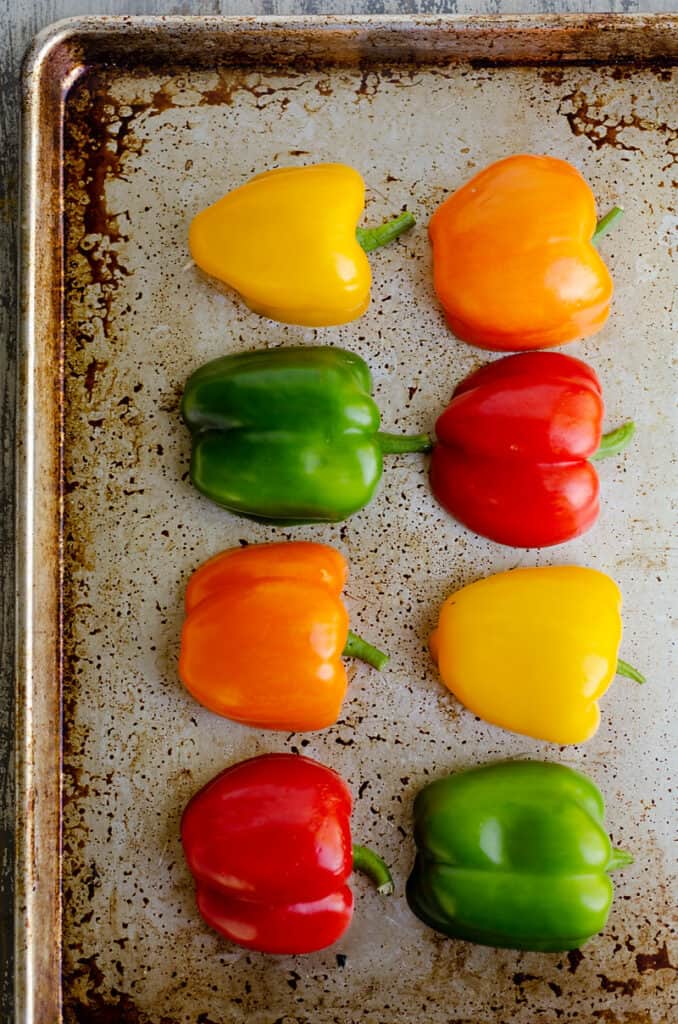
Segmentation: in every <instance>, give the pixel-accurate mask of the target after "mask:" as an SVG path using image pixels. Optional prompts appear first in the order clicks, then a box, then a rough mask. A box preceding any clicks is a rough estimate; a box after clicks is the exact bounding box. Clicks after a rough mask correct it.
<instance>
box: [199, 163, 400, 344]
mask: <svg viewBox="0 0 678 1024" xmlns="http://www.w3.org/2000/svg"><path fill="white" fill-rule="evenodd" d="M364 206H365V182H364V181H363V179H362V177H361V176H360V174H358V172H357V171H356V170H354V169H353V168H352V167H347V166H345V165H344V164H313V165H311V166H310V167H281V168H278V169H276V170H273V171H267V172H265V173H264V174H259V175H257V176H256V177H255V178H252V179H251V181H248V182H247V183H246V184H245V185H242V186H241V187H240V188H236V189H234V190H233V191H232V192H229V193H228V194H227V195H225V196H224V197H223V198H222V199H220V200H219V201H218V202H217V203H215V204H214V205H213V206H210V207H208V208H207V209H206V210H203V211H202V212H201V213H199V214H198V215H197V216H196V217H195V218H194V219H193V221H192V223H191V227H190V232H189V248H190V250H191V255H192V257H193V259H194V260H195V262H196V263H197V264H198V266H199V267H200V268H201V269H202V270H204V271H205V273H207V274H209V275H211V276H212V277H215V278H218V279H219V280H220V281H223V282H224V283H225V284H227V285H229V286H230V287H231V288H234V289H235V291H237V292H239V293H240V295H241V296H242V298H243V299H244V301H245V303H246V304H247V305H248V306H249V308H250V309H251V310H253V311H254V312H255V313H260V314H261V315H262V316H267V317H270V318H271V319H272V320H279V321H282V322H283V323H291V324H303V325H305V326H308V327H329V326H330V325H332V324H343V323H347V322H348V321H349V320H355V319H356V318H357V317H359V316H362V314H363V313H364V312H365V310H366V309H367V307H368V305H369V302H370V287H371V283H372V275H371V271H370V264H369V261H368V259H367V257H366V255H365V254H366V253H367V252H371V251H372V250H373V249H376V248H378V247H379V246H381V245H385V244H387V243H388V242H390V241H392V240H393V239H395V238H397V237H398V236H399V235H401V234H402V233H403V232H404V231H408V230H409V229H410V228H411V227H412V226H413V225H414V217H413V216H412V214H411V213H409V212H407V211H406V212H404V213H401V214H399V215H398V216H397V217H395V218H394V219H393V220H392V221H388V222H387V223H386V224H382V225H380V226H379V227H377V228H360V227H358V220H359V219H360V215H361V213H362V212H363V209H364Z"/></svg>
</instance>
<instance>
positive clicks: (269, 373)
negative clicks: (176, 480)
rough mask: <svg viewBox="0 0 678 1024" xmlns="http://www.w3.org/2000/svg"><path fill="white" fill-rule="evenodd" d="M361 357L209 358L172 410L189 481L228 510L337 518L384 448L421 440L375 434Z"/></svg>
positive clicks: (422, 443) (423, 442) (329, 353)
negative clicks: (187, 446)
mask: <svg viewBox="0 0 678 1024" xmlns="http://www.w3.org/2000/svg"><path fill="white" fill-rule="evenodd" d="M371 389H372V380H371V376H370V371H369V369H368V367H367V364H366V363H365V362H364V361H363V360H362V359H361V358H360V357H359V356H357V355H355V354H354V353H352V352H347V351H345V350H344V349H337V348H328V347H323V346H317V347H309V348H277V349H270V350H261V351H258V352H245V353H239V354H235V355H230V356H224V357H223V358H221V359H215V360H213V361H212V362H210V363H207V364H206V365H205V366H202V367H200V369H199V370H196V372H195V373H194V374H193V375H192V377H191V378H190V379H189V381H188V383H187V385H186V388H185V391H184V396H183V401H182V406H181V411H182V415H183V418H184V421H185V423H186V425H187V426H188V428H189V430H190V431H191V434H192V436H193V457H192V460H191V480H192V481H193V484H194V485H195V486H196V487H197V488H198V490H199V491H201V492H202V493H203V494H205V495H207V497H209V498H211V499H212V500H213V501H216V502H217V503H218V504H219V505H223V506H224V507H225V508H227V509H229V510H230V511H231V512H235V513H237V514H239V515H244V516H248V517H250V518H255V519H262V520H266V521H269V522H277V523H313V522H330V523H334V522H339V521H340V520H342V519H346V518H347V517H348V516H350V515H351V514H352V513H353V512H356V511H357V510H358V509H360V508H362V507H363V506H364V505H367V504H368V502H369V501H371V499H372V497H373V496H374V494H375V492H376V489H377V486H378V484H379V480H380V478H381V474H382V469H383V461H382V455H383V454H384V452H395V451H426V450H428V449H429V448H430V445H431V440H430V437H429V436H428V435H427V434H425V435H417V436H415V437H399V436H396V435H392V434H386V433H383V432H380V431H379V421H380V417H379V410H378V408H377V406H376V404H375V403H374V401H373V400H372V398H371V397H370V391H371Z"/></svg>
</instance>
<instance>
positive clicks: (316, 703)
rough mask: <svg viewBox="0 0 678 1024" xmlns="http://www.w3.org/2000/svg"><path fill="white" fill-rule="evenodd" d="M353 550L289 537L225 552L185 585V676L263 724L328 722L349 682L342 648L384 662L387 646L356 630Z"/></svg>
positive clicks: (236, 714) (216, 701) (218, 703)
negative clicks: (349, 604) (349, 590)
mask: <svg viewBox="0 0 678 1024" xmlns="http://www.w3.org/2000/svg"><path fill="white" fill-rule="evenodd" d="M347 572H348V569H347V565H346V560H345V559H344V557H343V556H342V555H341V554H340V553H339V552H338V551H336V550H335V549H334V548H331V547H328V546H327V545H325V544H314V543H311V542H305V541H290V542H287V543H286V542H283V543H275V544H253V545H250V546H248V547H244V548H234V549H232V550H229V551H224V552H222V553H221V554H220V555H217V556H216V557H214V558H211V559H210V560H209V561H208V562H206V563H205V564H204V565H202V566H201V567H200V568H199V569H198V570H197V571H196V572H194V573H193V576H192V577H191V579H190V581H189V584H188V587H187V589H186V620H185V622H184V627H183V631H182V635H181V653H180V656H179V675H180V676H181V679H182V682H183V683H184V685H185V686H186V688H187V690H189V692H190V693H191V694H192V695H193V696H194V697H195V698H196V700H198V701H199V702H200V703H201V704H204V705H205V707H207V708H209V709H210V711H215V712H216V713H217V714H218V715H223V716H224V717H226V718H231V719H233V720H234V721H236V722H243V723H245V724H246V725H253V726H256V727H257V728H260V729H284V730H285V731H290V732H297V731H304V730H309V729H324V728H325V727H326V726H328V725H332V723H333V722H335V721H336V720H337V718H338V716H339V712H340V710H341V704H342V701H343V699H344V696H345V694H346V688H347V685H348V680H347V676H346V669H345V668H344V665H343V664H342V661H341V657H342V654H344V655H346V656H348V657H358V658H361V659H362V660H363V661H367V662H368V663H369V664H371V665H373V666H374V667H375V668H379V669H380V668H383V666H384V665H385V664H386V662H387V661H388V658H387V656H386V655H385V654H382V652H381V651H378V650H377V649H376V648H375V647H372V646H371V645H370V644H368V643H366V641H364V640H362V639H361V637H358V636H356V635H355V633H351V632H349V628H348V613H347V611H346V608H345V607H344V605H343V603H342V600H341V591H342V588H343V586H344V583H345V582H346V576H347Z"/></svg>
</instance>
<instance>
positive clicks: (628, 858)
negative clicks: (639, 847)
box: [605, 850, 634, 871]
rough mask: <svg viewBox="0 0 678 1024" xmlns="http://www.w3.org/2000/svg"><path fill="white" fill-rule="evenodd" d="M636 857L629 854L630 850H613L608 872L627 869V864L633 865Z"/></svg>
mask: <svg viewBox="0 0 678 1024" xmlns="http://www.w3.org/2000/svg"><path fill="white" fill-rule="evenodd" d="M633 861H634V856H633V854H632V853H629V851H628V850H612V852H611V854H610V859H609V861H608V865H607V868H606V869H605V870H606V871H616V870H617V868H623V867H626V865H627V864H633Z"/></svg>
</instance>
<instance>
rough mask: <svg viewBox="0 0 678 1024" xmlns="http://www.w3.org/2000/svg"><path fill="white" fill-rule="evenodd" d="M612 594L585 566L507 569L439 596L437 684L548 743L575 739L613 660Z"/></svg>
mask: <svg viewBox="0 0 678 1024" xmlns="http://www.w3.org/2000/svg"><path fill="white" fill-rule="evenodd" d="M620 609H621V594H620V592H619V588H618V587H617V584H616V583H615V582H614V580H612V579H610V577H609V576H606V575H605V574H604V573H602V572H597V571H596V570H595V569H583V568H580V567H578V566H557V567H553V568H539V569H514V570H511V571H510V572H502V573H498V574H497V575H496V576H490V577H489V578H488V579H484V580H480V581H479V582H477V583H472V584H471V585H470V586H468V587H464V588H463V590H460V591H458V592H457V593H456V594H452V595H451V596H450V597H448V598H447V600H446V601H445V603H444V604H443V606H442V608H441V611H440V618H439V622H438V628H437V629H436V630H435V632H434V633H433V634H432V635H431V638H430V641H429V647H430V650H431V654H432V656H433V659H434V661H436V662H437V664H438V669H439V671H440V675H441V677H442V680H443V682H444V684H445V686H446V687H447V688H448V690H451V691H452V693H453V694H454V695H455V697H457V699H458V700H460V701H461V703H462V704H464V705H465V706H466V707H467V708H468V709H469V710H470V711H472V712H473V713H474V714H476V715H479V716H480V717H481V718H484V719H485V721H487V722H491V723H492V724H493V725H499V726H501V727H502V728H504V729H509V730H510V731H511V732H518V733H523V734H525V735H527V736H533V737H534V738H535V739H540V740H549V741H550V742H552V743H559V744H565V743H583V742H584V741H585V740H588V739H590V738H591V736H593V734H594V733H595V732H596V730H597V728H598V725H599V722H600V711H599V708H598V704H597V701H598V698H599V697H602V695H603V694H604V693H605V691H606V690H607V688H608V686H609V685H610V683H611V682H612V680H613V679H614V676H615V674H617V673H620V674H622V675H627V676H629V677H631V678H633V679H635V680H636V681H637V682H644V681H645V680H644V679H643V677H642V676H641V675H640V673H638V672H637V671H636V670H635V669H633V668H632V667H631V666H630V665H627V664H626V662H623V661H618V659H617V651H618V649H619V644H620V642H621V636H622V623H621V617H620Z"/></svg>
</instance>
